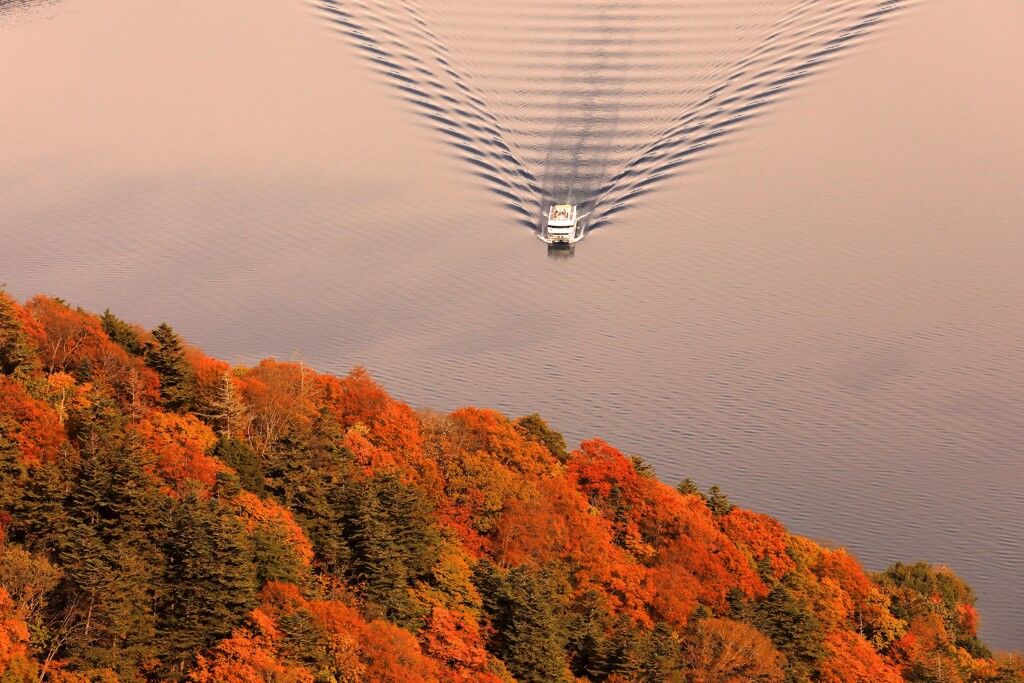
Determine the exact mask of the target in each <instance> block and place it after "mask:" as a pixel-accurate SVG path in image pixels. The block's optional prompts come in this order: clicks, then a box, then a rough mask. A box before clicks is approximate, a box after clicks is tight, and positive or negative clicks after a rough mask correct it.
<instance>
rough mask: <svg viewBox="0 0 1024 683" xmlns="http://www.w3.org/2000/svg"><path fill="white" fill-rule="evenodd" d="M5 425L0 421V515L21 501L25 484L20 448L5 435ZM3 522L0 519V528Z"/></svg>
mask: <svg viewBox="0 0 1024 683" xmlns="http://www.w3.org/2000/svg"><path fill="white" fill-rule="evenodd" d="M7 431H8V429H7V428H6V425H5V424H4V423H3V422H2V421H0V515H2V514H5V513H6V514H10V512H11V511H12V510H13V509H14V507H15V506H16V505H17V504H18V503H20V502H21V497H22V491H21V489H22V486H23V485H24V484H25V475H26V469H25V463H24V461H23V460H22V459H21V449H20V448H18V445H17V444H16V443H14V442H13V441H11V440H10V439H9V438H8V437H7ZM3 526H4V522H3V521H2V520H0V528H2V527H3Z"/></svg>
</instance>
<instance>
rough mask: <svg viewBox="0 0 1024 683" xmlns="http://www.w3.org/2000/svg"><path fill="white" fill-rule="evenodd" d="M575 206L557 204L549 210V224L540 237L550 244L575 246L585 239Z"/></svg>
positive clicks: (580, 217)
mask: <svg viewBox="0 0 1024 683" xmlns="http://www.w3.org/2000/svg"><path fill="white" fill-rule="evenodd" d="M582 218H584V216H580V215H579V212H578V210H577V207H576V206H575V205H574V204H555V205H553V206H551V207H550V208H549V209H548V212H547V219H548V223H547V225H546V226H544V230H543V232H541V234H540V235H538V237H540V238H541V239H542V240H543V241H545V242H547V243H548V244H575V243H576V242H579V241H580V240H581V239H583V226H582V225H581V224H580V220H581V219H582Z"/></svg>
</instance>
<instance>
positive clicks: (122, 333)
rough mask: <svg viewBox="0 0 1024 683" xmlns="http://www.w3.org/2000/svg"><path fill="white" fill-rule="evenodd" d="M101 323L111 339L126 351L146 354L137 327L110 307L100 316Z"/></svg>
mask: <svg viewBox="0 0 1024 683" xmlns="http://www.w3.org/2000/svg"><path fill="white" fill-rule="evenodd" d="M100 324H101V325H102V327H103V331H104V332H106V333H107V336H108V337H110V340H111V341H113V342H114V343H116V344H118V345H119V346H121V348H123V349H124V350H125V351H127V352H128V353H130V354H131V355H133V356H142V355H145V353H146V346H145V344H143V343H142V340H141V339H140V338H139V334H138V332H136V331H135V328H134V327H133V326H131V325H129V324H128V323H126V322H125V321H123V320H121V319H120V318H118V317H117V316H116V315H114V314H113V313H111V312H110V309H109V308H108V309H106V310H105V311H103V315H101V316H100Z"/></svg>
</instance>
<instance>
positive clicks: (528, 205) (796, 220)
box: [0, 0, 1024, 648]
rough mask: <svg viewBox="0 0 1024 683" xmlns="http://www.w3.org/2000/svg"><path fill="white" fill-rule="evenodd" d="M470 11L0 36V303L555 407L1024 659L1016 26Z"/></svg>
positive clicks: (195, 4) (365, 12)
mask: <svg viewBox="0 0 1024 683" xmlns="http://www.w3.org/2000/svg"><path fill="white" fill-rule="evenodd" d="M480 7H481V4H480V3H472V2H469V0H422V5H416V4H413V3H396V2H391V3H387V2H384V1H383V0H381V2H379V3H378V2H376V0H362V1H361V2H355V1H354V0H353V2H351V3H349V2H340V0H339V2H338V3H325V4H322V5H321V4H310V3H304V2H300V1H298V0H295V1H293V0H264V1H263V2H259V3H253V2H243V1H242V0H218V1H217V2H209V1H208V0H202V1H200V0H178V1H177V2H174V3H142V2H138V1H137V0H63V2H31V1H29V0H19V1H18V2H6V3H5V2H0V64H3V65H4V66H3V68H0V149H2V150H3V154H2V156H0V282H6V283H7V285H8V289H9V290H10V291H11V292H12V293H13V294H15V295H16V296H19V297H26V296H29V295H31V294H33V293H35V292H47V293H51V294H54V295H57V296H62V297H64V298H66V299H68V300H69V301H71V302H72V303H75V304H79V305H82V306H84V307H86V308H89V309H92V310H102V309H103V308H105V307H107V306H109V307H110V308H111V309H112V310H114V311H115V312H117V313H118V314H119V315H121V316H122V317H126V318H129V319H132V320H137V321H139V322H141V323H143V324H145V325H147V326H153V325H155V324H156V323H158V322H159V321H160V320H163V319H166V320H167V321H169V322H171V323H172V324H173V325H174V326H175V328H176V329H177V330H178V331H179V332H181V333H182V334H184V335H185V336H186V337H187V338H188V339H189V340H190V341H192V342H193V343H195V344H197V345H199V346H201V347H203V348H204V349H205V350H206V351H207V352H209V353H211V354H214V355H217V356H220V357H222V358H225V359H227V360H230V361H233V362H250V361H253V360H255V359H258V358H261V357H264V356H268V355H276V356H278V357H283V358H289V357H292V356H294V355H296V354H301V356H302V357H303V358H304V360H305V361H306V362H307V363H309V364H311V365H313V366H315V367H317V368H319V369H321V370H325V371H333V372H337V373H344V372H346V371H347V370H348V369H349V368H350V367H351V366H353V365H355V364H357V363H361V364H364V365H366V366H367V367H369V368H370V369H371V370H372V371H373V373H374V374H375V376H376V377H377V378H378V379H379V380H381V381H383V382H384V384H385V385H386V386H387V387H388V389H389V390H390V391H391V392H392V393H393V394H395V395H396V396H399V397H401V398H403V399H405V400H407V401H409V402H410V403H412V404H413V405H416V406H430V407H433V408H437V409H450V408H454V407H456V406H459V405H463V404H476V405H483V406H489V407H494V408H497V409H499V410H502V411H504V412H507V413H510V414H513V415H519V414H524V413H528V412H533V411H540V412H541V413H542V414H543V415H545V416H546V417H547V418H548V419H549V421H550V422H551V423H552V425H553V426H554V427H556V428H558V429H560V430H562V431H564V432H565V434H566V435H567V437H569V438H571V439H573V440H577V441H578V440H580V439H583V438H589V437H594V436H599V437H602V438H605V439H606V440H608V441H610V442H612V443H613V444H615V445H616V446H618V447H620V448H622V449H623V450H626V451H630V452H635V453H638V454H641V455H643V456H644V457H645V458H647V459H648V460H650V461H651V462H653V463H654V464H655V465H656V466H657V470H658V472H659V475H660V476H661V477H662V478H663V479H664V480H666V481H668V482H671V483H675V482H677V481H678V480H680V479H682V478H684V477H692V478H693V479H695V480H696V481H697V482H698V483H700V484H702V485H705V486H706V485H709V484H712V483H718V484H720V485H722V487H723V488H724V489H725V490H726V491H727V492H728V493H729V494H730V496H731V498H732V499H733V500H734V501H735V502H737V503H739V504H741V505H743V506H745V507H749V508H753V509H756V510H760V511H764V512H768V513H770V514H772V515H774V516H776V517H778V518H779V519H781V520H782V521H783V522H784V523H786V525H787V526H788V527H789V528H790V529H791V530H793V531H794V532H797V533H800V534H804V535H807V536H810V537H812V538H816V539H819V540H820V539H826V538H827V539H833V540H835V541H836V542H838V543H842V544H844V545H847V546H848V547H850V548H851V549H852V550H853V551H854V552H856V553H857V555H858V556H859V557H860V558H861V559H862V561H863V562H864V563H865V564H866V565H867V566H868V567H870V568H873V569H880V568H883V567H884V566H886V565H888V564H890V563H891V562H894V561H896V560H907V561H913V560H917V559H926V560H929V561H932V562H936V563H943V564H948V565H949V566H951V567H952V568H954V569H955V570H956V571H957V572H958V573H959V574H961V575H962V576H963V577H965V578H966V579H967V580H968V581H970V582H971V583H972V584H973V585H974V586H975V588H976V590H977V592H978V593H979V595H980V598H981V599H980V609H981V613H982V619H983V627H982V630H983V636H984V637H985V638H986V639H987V641H988V642H989V643H990V644H992V645H994V646H996V647H1002V648H1021V647H1024V580H1022V578H1021V576H1022V571H1021V569H1022V566H1024V523H1022V520H1024V486H1022V485H1024V474H1022V472H1024V470H1022V455H1024V446H1022V444H1024V267H1022V266H1021V263H1022V259H1024V133H1022V127H1021V125H1020V121H1022V120H1024V50H1022V48H1021V44H1020V41H1019V36H1020V35H1021V32H1022V31H1024V5H1022V4H1021V3H1020V2H1019V0H987V1H986V2H977V0H931V1H921V2H917V3H906V2H904V3H897V2H877V1H876V2H867V1H861V0H845V1H844V2H833V3H827V2H819V1H815V2H812V1H810V0H772V1H768V2H754V1H753V0H719V1H716V2H712V1H710V0H708V1H706V2H694V3H676V2H665V1H654V0H650V1H644V2H633V3H625V2H597V3H594V2H571V1H568V0H547V1H546V2H538V1H535V0H530V1H529V2H517V3H511V2H501V3H497V2H496V3H488V11H487V12H486V13H484V12H482V11H481V9H480ZM567 197H571V198H572V200H573V201H576V202H579V203H581V204H584V205H585V206H587V207H588V210H591V211H592V212H593V213H592V215H591V218H590V219H589V221H590V231H589V234H588V236H587V237H586V239H584V240H583V241H582V242H581V243H579V244H578V245H576V247H575V250H574V252H573V253H572V254H568V253H565V252H552V253H550V254H549V253H548V252H547V250H546V248H545V245H543V244H542V243H541V242H540V241H538V240H537V239H536V237H535V232H534V228H535V226H536V225H537V224H538V221H539V215H540V211H541V207H543V206H544V205H545V204H546V203H547V202H548V201H551V200H559V201H561V200H563V199H565V198H567Z"/></svg>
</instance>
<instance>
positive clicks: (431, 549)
mask: <svg viewBox="0 0 1024 683" xmlns="http://www.w3.org/2000/svg"><path fill="white" fill-rule="evenodd" d="M351 483H352V485H351V486H350V487H349V488H348V491H347V492H346V494H347V496H346V497H347V498H348V502H347V505H346V507H347V508H348V510H347V513H346V515H345V528H346V537H347V539H348V544H349V547H350V549H351V557H352V570H351V571H352V575H353V577H354V578H355V579H356V581H357V582H358V583H359V584H360V585H361V587H362V590H363V594H364V595H365V596H366V597H367V598H368V599H369V600H370V601H371V602H372V603H373V604H375V605H377V606H379V607H380V608H381V609H382V610H383V612H384V615H386V616H387V618H388V619H390V620H391V621H394V622H395V623H396V624H398V625H400V626H404V627H406V628H409V629H411V630H413V631H415V630H417V629H418V628H419V627H420V626H421V625H422V618H423V616H424V607H423V606H422V605H420V604H419V603H417V602H416V601H415V600H414V599H413V598H412V596H411V594H410V590H409V589H410V588H411V587H412V586H413V585H414V584H415V583H417V582H419V581H427V580H429V579H430V578H431V576H430V572H431V570H432V568H433V566H434V564H435V563H436V561H437V556H438V550H437V548H438V545H439V537H438V535H437V532H436V530H435V529H434V526H433V511H432V509H431V507H430V505H429V503H428V502H427V500H426V498H425V497H424V496H423V495H422V494H421V493H420V492H419V491H418V490H417V489H415V488H413V487H411V486H409V485H408V484H405V483H404V482H402V481H401V480H400V479H399V478H398V477H396V476H394V475H384V476H381V477H376V478H373V479H369V480H365V481H363V482H358V481H353V482H351Z"/></svg>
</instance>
